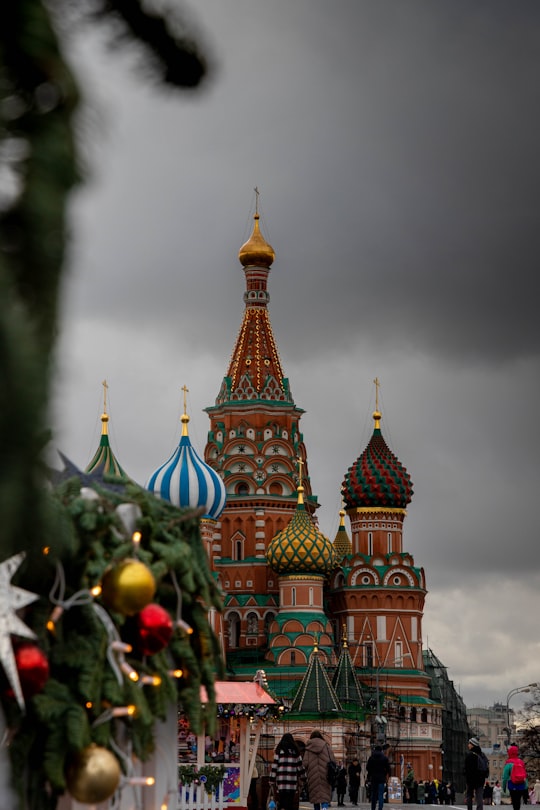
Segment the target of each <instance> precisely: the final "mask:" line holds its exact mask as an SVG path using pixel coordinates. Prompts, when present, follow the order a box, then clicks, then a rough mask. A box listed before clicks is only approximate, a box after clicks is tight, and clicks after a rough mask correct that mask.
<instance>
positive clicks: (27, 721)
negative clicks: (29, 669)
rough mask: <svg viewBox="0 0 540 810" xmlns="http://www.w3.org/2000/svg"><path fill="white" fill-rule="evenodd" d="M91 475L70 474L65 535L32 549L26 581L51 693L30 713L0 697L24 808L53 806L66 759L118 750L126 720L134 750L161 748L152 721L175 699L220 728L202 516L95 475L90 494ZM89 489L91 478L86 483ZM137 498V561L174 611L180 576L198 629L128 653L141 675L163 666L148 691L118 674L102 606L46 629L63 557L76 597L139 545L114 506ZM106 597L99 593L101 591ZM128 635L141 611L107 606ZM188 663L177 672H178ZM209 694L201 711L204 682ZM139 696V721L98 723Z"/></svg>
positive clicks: (62, 493)
mask: <svg viewBox="0 0 540 810" xmlns="http://www.w3.org/2000/svg"><path fill="white" fill-rule="evenodd" d="M82 483H83V482H81V480H80V479H79V478H77V477H75V478H71V479H69V480H68V481H66V482H63V483H62V484H60V485H59V486H58V487H56V489H55V490H54V491H53V493H52V494H51V508H52V509H53V511H54V510H55V511H56V514H57V517H58V522H57V525H58V533H57V534H56V535H55V536H54V537H52V538H51V543H50V546H49V549H48V554H47V555H46V556H43V555H40V556H39V557H36V556H35V555H30V556H29V557H28V558H27V565H26V567H25V570H24V576H23V577H22V578H21V582H20V583H19V584H23V585H24V587H26V588H28V589H29V590H32V591H33V592H34V593H37V594H39V595H40V599H39V601H37V602H35V603H34V604H33V605H32V606H31V607H30V608H29V609H28V612H27V614H26V615H25V617H24V621H25V623H26V624H27V625H28V626H29V627H30V628H31V629H32V630H33V631H34V632H35V633H36V635H37V637H38V643H39V645H40V647H41V648H42V649H43V650H44V651H45V652H46V654H47V656H48V659H49V665H50V678H49V680H48V682H47V683H46V685H45V688H44V689H43V691H42V692H41V693H40V694H38V695H36V696H34V697H33V698H31V699H30V700H28V701H27V711H26V713H25V714H21V712H20V710H19V708H18V706H17V704H16V701H14V700H13V699H9V698H7V697H6V694H5V690H4V695H3V697H2V703H3V708H4V712H5V714H6V717H7V719H8V724H9V727H10V728H11V729H12V730H14V731H15V734H14V738H13V742H12V743H11V746H10V754H11V760H12V766H13V774H14V778H15V783H16V786H17V789H18V792H19V795H20V796H21V806H25V805H24V803H23V798H24V797H25V796H26V800H27V801H28V806H31V807H32V808H33V810H52V808H54V807H55V806H56V801H57V799H58V796H59V795H60V794H61V793H62V792H63V791H64V790H65V786H66V785H65V775H64V772H65V766H66V761H67V759H68V757H69V756H70V755H71V754H72V753H73V752H75V751H78V750H81V749H82V748H84V747H85V746H87V745H88V744H89V743H91V742H94V743H97V744H98V745H103V746H106V747H109V748H110V747H111V742H112V740H114V739H115V736H116V734H117V733H118V724H120V725H122V726H123V727H124V731H127V734H128V736H129V740H130V743H131V746H132V749H133V753H134V754H135V755H136V756H137V757H138V758H139V759H141V760H145V759H147V758H148V757H149V756H150V754H151V753H152V751H153V748H154V726H155V723H156V721H157V720H163V719H165V716H166V713H167V711H168V709H169V707H170V706H171V705H174V706H175V707H176V704H179V705H180V707H181V709H182V710H183V712H184V713H185V714H186V716H187V718H188V720H189V724H190V727H191V729H192V730H193V732H194V733H200V732H201V731H203V730H207V731H208V733H210V734H213V733H214V732H215V726H216V717H217V711H216V705H215V694H214V680H215V678H216V676H217V677H223V664H222V660H221V657H220V653H219V646H218V643H217V639H216V638H215V636H214V633H213V631H212V629H211V628H210V626H209V624H208V618H207V613H208V609H209V608H210V607H214V608H216V609H217V610H221V597H220V594H219V591H218V588H217V585H216V583H215V581H214V578H213V577H212V575H211V573H210V570H209V567H208V563H207V560H206V556H205V554H204V549H203V548H202V543H201V540H200V534H199V523H198V518H197V516H196V515H195V514H194V513H193V512H191V513H189V512H186V511H184V512H182V511H181V510H178V509H177V508H176V507H174V506H172V505H171V504H169V503H166V502H165V501H161V500H158V499H156V498H154V496H153V495H151V494H150V493H148V492H147V491H146V490H142V489H141V488H140V487H138V486H136V485H134V484H131V483H128V484H127V485H125V486H122V487H119V488H118V490H116V489H109V488H107V486H106V485H103V484H102V485H100V484H99V483H95V484H93V485H92V489H93V490H94V491H95V492H96V493H97V494H98V496H99V497H98V499H88V498H85V497H83V496H82V495H81V484H82ZM84 483H85V484H86V486H88V481H85V482H84ZM126 502H130V503H135V504H137V505H138V506H139V508H140V510H141V518H140V520H139V521H138V524H137V530H138V531H140V532H141V535H142V540H141V543H140V548H139V550H138V558H139V559H140V560H141V561H142V562H144V563H145V564H146V565H147V566H148V568H149V569H150V570H151V571H152V573H153V575H154V578H155V579H156V582H157V590H156V594H155V597H154V599H153V601H154V602H157V603H159V604H161V605H162V607H164V608H166V609H167V610H168V611H169V613H170V614H171V615H172V616H173V617H174V616H175V615H176V612H177V608H178V604H177V602H178V597H177V592H176V590H175V587H174V583H173V580H172V577H171V574H172V572H174V574H175V576H176V580H177V582H178V585H179V586H180V588H181V591H182V618H183V619H184V620H185V621H186V622H187V623H188V624H189V625H190V626H191V627H192V628H193V633H192V634H191V635H188V634H187V633H186V632H185V631H183V630H178V629H177V630H176V631H175V634H174V636H173V638H172V640H171V642H170V643H169V645H168V646H167V648H166V649H165V650H163V651H162V652H160V653H157V654H156V655H152V656H147V657H140V656H137V654H136V652H133V653H130V654H127V653H126V654H125V660H126V661H127V663H129V664H130V666H132V667H133V668H134V669H135V670H136V671H137V672H138V673H139V674H141V675H144V674H148V675H158V676H159V677H160V678H161V684H160V685H159V686H144V687H143V688H141V687H140V686H139V685H138V684H137V683H133V682H132V681H131V680H129V678H127V677H125V678H123V680H122V683H118V680H117V678H116V676H115V673H114V671H113V669H112V668H111V666H110V664H109V661H108V658H107V650H108V644H109V638H108V635H107V631H106V628H105V627H104V624H103V622H102V621H101V620H100V618H99V617H98V616H97V614H96V612H95V610H94V609H93V606H92V604H82V605H78V606H74V607H71V608H70V609H69V610H68V609H66V610H65V611H64V613H63V614H62V616H61V618H60V620H59V621H58V622H57V624H56V628H55V632H54V634H51V633H49V632H48V631H47V630H46V623H47V620H48V618H49V617H50V614H51V612H52V609H53V604H52V603H51V602H50V599H49V593H50V591H51V588H53V585H54V581H55V575H56V571H57V565H58V564H59V565H61V566H62V570H63V572H64V576H65V582H66V593H65V595H64V600H68V599H69V598H70V597H71V596H72V595H73V594H74V593H76V592H78V591H80V590H81V589H89V588H91V587H92V586H94V585H95V584H96V583H98V582H99V581H100V580H101V578H102V576H103V573H104V572H105V571H106V569H107V568H108V567H109V566H111V565H114V563H115V562H117V561H120V560H122V559H124V558H126V557H130V556H132V554H133V548H132V543H131V539H129V538H128V537H127V536H126V534H125V531H124V529H123V527H122V524H121V522H120V520H119V518H118V515H117V513H116V511H115V509H116V507H117V506H118V505H119V504H121V503H126ZM97 601H99V599H98V600H97ZM109 615H110V618H111V619H112V620H113V621H114V623H115V626H116V628H117V631H118V633H119V635H120V636H121V637H125V635H126V633H127V632H128V630H129V627H130V622H132V621H133V620H131V619H129V618H126V617H124V616H122V615H117V614H112V613H109ZM172 669H182V670H183V672H184V675H183V677H182V678H180V679H179V680H178V681H177V680H173V679H172V678H171V677H170V675H169V672H170V671H171V670H172ZM201 685H204V687H205V688H206V691H207V693H208V696H209V702H208V704H207V706H206V709H204V710H203V709H202V707H201V701H200V688H201ZM130 704H132V705H134V706H135V707H136V713H135V715H134V716H133V717H132V718H126V719H124V718H122V719H115V720H112V721H108V722H104V723H99V724H98V725H94V723H95V721H96V720H97V718H98V717H100V715H102V713H103V711H104V709H106V708H107V707H115V706H126V705H130Z"/></svg>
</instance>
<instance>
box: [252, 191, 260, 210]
mask: <svg viewBox="0 0 540 810" xmlns="http://www.w3.org/2000/svg"><path fill="white" fill-rule="evenodd" d="M253 191H254V192H255V213H256V214H258V213H259V193H260V192H259V187H258V186H255V188H254V189H253Z"/></svg>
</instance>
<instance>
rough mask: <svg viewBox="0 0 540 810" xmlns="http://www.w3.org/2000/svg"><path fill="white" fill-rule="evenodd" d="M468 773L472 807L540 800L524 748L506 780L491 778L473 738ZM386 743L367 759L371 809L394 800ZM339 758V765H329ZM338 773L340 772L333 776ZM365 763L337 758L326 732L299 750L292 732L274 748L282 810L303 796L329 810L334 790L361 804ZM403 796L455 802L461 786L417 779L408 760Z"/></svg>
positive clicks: (340, 801)
mask: <svg viewBox="0 0 540 810" xmlns="http://www.w3.org/2000/svg"><path fill="white" fill-rule="evenodd" d="M467 747H468V751H467V754H466V756H465V762H464V774H465V781H466V794H465V795H466V804H467V810H473V805H474V810H483V807H484V805H492V804H494V805H499V804H501V802H502V799H503V796H509V797H510V800H511V803H512V810H519V809H520V807H521V804H540V780H538V779H537V780H536V782H535V783H534V784H533V785H530V786H529V783H528V779H527V773H526V768H525V764H524V762H523V760H522V759H520V757H519V756H518V753H519V752H518V748H517V746H515V745H511V746H509V748H508V759H507V761H506V764H505V767H504V770H503V774H502V784H501V783H500V782H499V781H495V782H493V781H491V780H490V779H489V764H488V761H487V758H486V757H485V756H484V754H483V753H482V749H481V747H480V743H479V741H478V739H477V738H476V737H471V738H470V740H469V742H468V746H467ZM384 748H387V746H384V747H383V746H381V745H376V746H375V747H374V749H373V751H372V753H371V755H370V757H369V758H368V761H367V763H366V771H365V775H364V776H365V781H364V784H365V786H366V790H367V798H368V801H369V803H370V805H371V810H382V808H383V805H384V802H385V801H387V800H388V783H389V779H390V773H391V768H390V761H389V759H388V757H387V756H386V753H385V750H384ZM329 763H333V764H334V765H335V768H334V767H329ZM334 772H335V777H334V776H332V774H334ZM361 778H362V768H361V765H360V763H359V761H358V758H356V757H355V758H353V760H352V761H351V762H350V763H348V764H347V763H344V762H336V757H335V755H334V752H333V751H332V748H331V746H330V745H329V743H328V742H327V741H326V740H325V739H324V736H323V734H322V733H321V732H320V731H313V732H312V733H311V736H310V739H309V740H308V742H307V743H306V744H305V746H302V750H300V749H299V747H298V744H297V743H296V742H295V740H294V738H293V736H292V734H284V735H283V737H282V739H281V740H280V742H279V743H278V745H277V746H276V749H275V752H274V761H273V763H272V770H271V773H270V785H271V788H272V793H274V791H275V802H276V810H297V807H298V803H299V798H300V797H301V798H302V799H303V800H305V801H309V802H310V803H311V804H312V805H313V810H327V809H328V808H329V807H330V804H331V800H332V796H333V792H334V790H335V792H336V799H337V806H338V807H345V806H346V799H347V795H348V802H349V803H350V804H351V805H353V806H357V805H358V798H359V791H360V785H361ZM401 790H402V792H401V800H402V802H403V803H409V804H439V805H447V806H448V805H454V804H455V802H456V788H455V785H454V783H453V782H444V781H440V780H438V779H433V780H422V779H420V780H417V779H416V777H415V773H414V770H413V767H412V765H411V764H410V763H408V764H407V773H406V775H405V777H404V778H403V781H402V784H401Z"/></svg>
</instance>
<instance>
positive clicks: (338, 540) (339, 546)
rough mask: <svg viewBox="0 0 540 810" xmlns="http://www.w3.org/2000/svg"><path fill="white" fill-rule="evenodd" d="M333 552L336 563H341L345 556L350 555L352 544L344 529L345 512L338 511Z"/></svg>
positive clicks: (342, 510)
mask: <svg viewBox="0 0 540 810" xmlns="http://www.w3.org/2000/svg"><path fill="white" fill-rule="evenodd" d="M334 552H335V554H336V562H341V560H342V559H343V557H345V556H346V555H347V554H352V544H351V541H350V539H349V535H348V534H347V529H346V528H345V510H344V509H340V510H339V528H338V530H337V534H336V536H335V537H334Z"/></svg>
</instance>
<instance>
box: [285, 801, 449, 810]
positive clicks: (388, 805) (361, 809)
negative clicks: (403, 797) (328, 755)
mask: <svg viewBox="0 0 540 810" xmlns="http://www.w3.org/2000/svg"><path fill="white" fill-rule="evenodd" d="M347 807H348V808H349V810H355V805H352V804H349V805H347V804H345V810H346V808H347ZM414 807H415V808H416V810H418V808H422V810H428V808H433V807H439V805H435V804H426V805H420V804H415V805H414ZM444 807H445V808H450V810H451V808H457V810H462V808H463V807H465V805H464V804H445V805H444ZM335 808H337V804H336V803H335V802H332V804H331V805H330V810H335ZM300 810H313V805H312V804H310V803H309V802H300ZM358 810H371V804H370V803H369V802H359V803H358ZM384 810H411V805H410V804H401V803H400V802H399V803H394V802H385V803H384Z"/></svg>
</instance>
